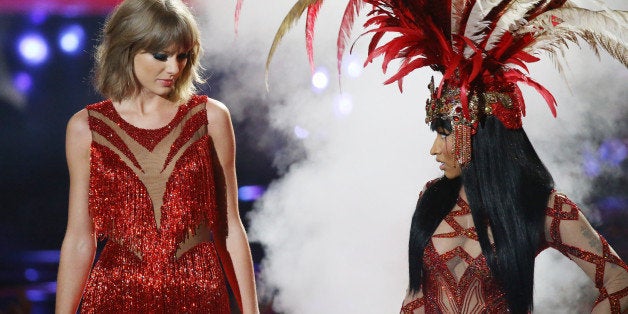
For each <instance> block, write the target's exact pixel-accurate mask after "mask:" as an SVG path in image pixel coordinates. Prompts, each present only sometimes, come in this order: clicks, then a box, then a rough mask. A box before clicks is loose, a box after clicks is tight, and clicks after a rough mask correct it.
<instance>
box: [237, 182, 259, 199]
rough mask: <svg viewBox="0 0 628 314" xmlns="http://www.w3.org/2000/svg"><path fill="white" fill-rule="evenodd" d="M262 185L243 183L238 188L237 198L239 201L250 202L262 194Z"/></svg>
mask: <svg viewBox="0 0 628 314" xmlns="http://www.w3.org/2000/svg"><path fill="white" fill-rule="evenodd" d="M264 191H265V189H264V187H263V186H260V185H244V186H241V187H240V188H239V189H238V198H239V199H240V200H241V201H245V202H251V201H254V200H256V199H258V198H260V197H262V195H263V194H264Z"/></svg>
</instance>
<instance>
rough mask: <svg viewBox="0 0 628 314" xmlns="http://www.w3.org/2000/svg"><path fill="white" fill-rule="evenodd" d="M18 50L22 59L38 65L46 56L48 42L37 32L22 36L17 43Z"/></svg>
mask: <svg viewBox="0 0 628 314" xmlns="http://www.w3.org/2000/svg"><path fill="white" fill-rule="evenodd" d="M18 50H19V52H20V55H21V56H22V60H24V62H26V63H28V64H30V65H38V64H41V63H43V62H44V61H46V58H47V57H48V44H47V43H46V40H45V39H44V38H43V37H42V36H41V35H39V34H28V35H25V36H23V37H22V38H21V39H20V40H19V43H18Z"/></svg>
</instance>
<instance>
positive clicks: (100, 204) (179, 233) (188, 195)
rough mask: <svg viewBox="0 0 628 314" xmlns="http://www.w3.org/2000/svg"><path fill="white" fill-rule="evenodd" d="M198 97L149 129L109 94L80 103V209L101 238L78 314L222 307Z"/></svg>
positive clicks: (225, 300) (224, 297)
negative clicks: (85, 139)
mask: <svg viewBox="0 0 628 314" xmlns="http://www.w3.org/2000/svg"><path fill="white" fill-rule="evenodd" d="M206 102H207V98H206V97H204V96H194V97H192V99H191V100H190V101H189V102H187V103H185V104H181V105H180V106H179V108H178V111H177V113H176V115H175V117H174V118H173V119H172V120H171V121H170V123H168V124H167V125H166V126H164V127H162V128H159V129H141V128H137V127H135V126H133V125H131V124H129V123H127V122H126V121H125V120H124V119H122V117H120V115H119V114H118V113H117V111H116V110H115V108H114V106H113V104H112V102H111V101H103V102H100V103H96V104H93V105H89V106H87V110H88V113H89V127H90V129H91V132H92V144H91V160H90V186H89V212H90V214H91V216H92V218H93V222H94V230H95V232H96V234H97V235H98V237H99V238H100V239H105V238H106V239H107V243H106V245H105V247H104V248H103V250H102V252H101V254H100V256H99V258H98V261H97V263H96V264H95V265H94V267H93V269H92V271H91V273H90V276H89V279H88V282H87V285H86V288H85V292H84V295H83V301H82V305H81V312H83V313H230V306H229V292H228V288H227V284H226V280H225V275H224V272H223V269H222V267H221V262H220V259H219V255H218V253H217V249H216V245H215V243H214V242H213V241H212V234H213V233H212V231H213V230H215V229H214V228H216V226H217V225H219V222H220V221H219V220H220V219H223V218H222V217H223V216H224V215H223V214H220V213H218V211H217V206H216V202H215V196H214V194H215V186H214V180H213V175H212V157H211V156H212V154H211V150H210V147H211V144H210V140H209V136H208V134H207V114H206V109H205V103H206Z"/></svg>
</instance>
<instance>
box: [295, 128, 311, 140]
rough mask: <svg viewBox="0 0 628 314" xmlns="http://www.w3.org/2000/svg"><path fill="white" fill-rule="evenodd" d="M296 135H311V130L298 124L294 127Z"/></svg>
mask: <svg viewBox="0 0 628 314" xmlns="http://www.w3.org/2000/svg"><path fill="white" fill-rule="evenodd" d="M294 135H295V136H296V137H298V138H300V139H304V138H307V137H308V136H310V132H309V131H308V130H306V129H304V128H302V127H300V126H298V125H297V126H295V127H294Z"/></svg>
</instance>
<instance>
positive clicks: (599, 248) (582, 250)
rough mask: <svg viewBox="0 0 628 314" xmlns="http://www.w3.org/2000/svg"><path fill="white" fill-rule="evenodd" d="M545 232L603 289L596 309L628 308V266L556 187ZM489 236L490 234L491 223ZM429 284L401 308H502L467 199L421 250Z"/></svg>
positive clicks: (407, 311)
mask: <svg viewBox="0 0 628 314" xmlns="http://www.w3.org/2000/svg"><path fill="white" fill-rule="evenodd" d="M545 225H546V238H545V240H546V241H545V243H544V244H543V247H542V248H541V250H544V249H545V248H547V247H552V248H555V249H557V250H559V251H560V252H561V253H563V254H564V255H566V256H567V257H569V258H571V259H572V260H574V262H576V263H577V264H578V265H579V266H580V267H581V268H582V269H583V270H584V271H585V272H586V273H587V274H588V275H589V276H590V277H591V278H592V279H593V280H594V282H595V285H596V287H597V288H598V289H599V291H600V295H599V297H598V299H597V300H596V302H595V304H596V309H606V310H605V312H607V313H621V311H622V309H623V310H626V309H628V266H626V264H625V263H624V262H622V261H621V260H620V259H619V258H618V257H617V255H616V254H615V252H614V251H613V250H612V249H611V248H610V246H609V245H608V243H606V240H604V238H603V237H602V236H600V235H598V234H597V232H595V230H594V229H593V228H591V226H590V225H589V224H588V222H587V221H586V219H585V218H584V216H583V215H582V213H581V212H580V210H579V209H578V207H577V206H576V205H575V204H574V203H573V202H571V201H570V200H569V199H568V198H567V197H565V196H564V195H562V194H558V193H554V194H552V197H551V198H550V202H549V204H548V208H547V210H546V221H545ZM489 239H491V241H492V235H491V233H490V229H489ZM423 262H424V267H423V273H424V276H425V278H424V280H425V282H426V287H427V289H422V290H421V291H419V292H418V293H417V294H415V295H408V296H407V297H406V299H405V300H404V303H403V306H402V308H401V313H404V314H416V313H464V314H470V313H504V312H508V306H507V302H506V298H505V295H504V293H503V291H502V290H501V288H500V286H499V284H498V283H497V282H496V279H495V278H494V277H493V276H492V275H491V272H490V269H489V267H488V265H487V263H486V259H485V257H484V255H483V254H482V251H481V248H480V245H479V242H478V236H477V233H476V232H475V228H474V227H473V221H472V218H471V210H470V208H469V205H468V204H467V203H466V202H464V201H463V200H462V198H458V201H457V204H456V206H455V207H454V208H453V209H452V211H451V212H450V213H449V214H448V215H447V216H446V217H445V218H444V219H443V221H442V222H441V224H440V225H439V226H438V228H437V229H436V231H435V232H434V234H433V235H432V239H431V241H429V242H428V245H427V246H426V248H425V251H424V256H423Z"/></svg>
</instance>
